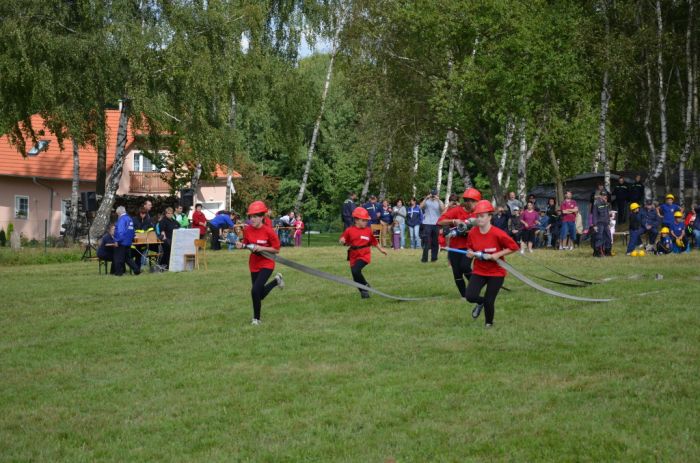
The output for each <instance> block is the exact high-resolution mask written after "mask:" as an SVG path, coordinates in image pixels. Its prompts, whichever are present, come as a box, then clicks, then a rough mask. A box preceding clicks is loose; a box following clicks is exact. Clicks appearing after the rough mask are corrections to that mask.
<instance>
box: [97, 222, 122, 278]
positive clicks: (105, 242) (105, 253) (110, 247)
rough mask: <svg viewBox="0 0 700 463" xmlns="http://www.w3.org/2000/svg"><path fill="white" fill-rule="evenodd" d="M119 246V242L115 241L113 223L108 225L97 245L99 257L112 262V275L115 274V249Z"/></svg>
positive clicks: (110, 268) (110, 270)
mask: <svg viewBox="0 0 700 463" xmlns="http://www.w3.org/2000/svg"><path fill="white" fill-rule="evenodd" d="M117 246H118V244H117V242H116V241H114V224H113V223H111V224H109V226H108V227H107V233H105V234H104V235H102V237H101V238H100V242H99V245H98V246H97V257H99V258H100V259H102V260H104V261H107V262H111V263H112V264H111V265H110V267H109V273H110V275H114V249H115V248H116V247H117Z"/></svg>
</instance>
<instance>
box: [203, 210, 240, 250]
mask: <svg viewBox="0 0 700 463" xmlns="http://www.w3.org/2000/svg"><path fill="white" fill-rule="evenodd" d="M232 216H233V214H232V213H230V212H226V211H223V212H222V213H221V214H217V215H216V217H214V218H213V219H211V220H210V221H209V231H210V232H211V249H212V251H220V250H221V241H220V240H222V239H223V238H224V236H226V233H224V230H227V229H233V227H234V224H233V220H231V217H232Z"/></svg>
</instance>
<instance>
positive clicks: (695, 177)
mask: <svg viewBox="0 0 700 463" xmlns="http://www.w3.org/2000/svg"><path fill="white" fill-rule="evenodd" d="M697 197H698V171H697V169H695V170H693V192H692V197H691V198H690V204H695V199H696V198H697Z"/></svg>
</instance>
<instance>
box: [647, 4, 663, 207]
mask: <svg viewBox="0 0 700 463" xmlns="http://www.w3.org/2000/svg"><path fill="white" fill-rule="evenodd" d="M663 33H664V24H663V17H662V15H661V0H656V39H657V47H658V50H657V55H656V66H657V70H656V71H657V79H658V91H659V126H660V131H661V140H660V141H659V143H660V144H659V153H658V157H657V158H656V165H655V166H653V167H652V170H651V175H649V177H648V178H647V184H648V187H649V188H650V190H651V193H652V196H654V197H655V196H656V180H657V179H658V178H659V177H660V176H661V174H662V173H663V171H664V167H665V166H666V154H667V152H668V131H667V125H666V90H665V88H664V87H665V85H664V55H663Z"/></svg>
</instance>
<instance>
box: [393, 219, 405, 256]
mask: <svg viewBox="0 0 700 463" xmlns="http://www.w3.org/2000/svg"><path fill="white" fill-rule="evenodd" d="M391 230H392V234H391V238H392V240H391V244H392V248H394V250H397V249H403V247H401V225H399V222H397V221H396V220H394V223H393V224H392V226H391Z"/></svg>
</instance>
